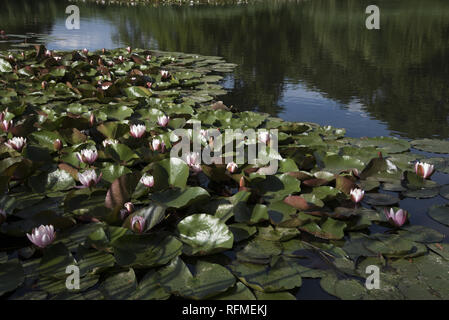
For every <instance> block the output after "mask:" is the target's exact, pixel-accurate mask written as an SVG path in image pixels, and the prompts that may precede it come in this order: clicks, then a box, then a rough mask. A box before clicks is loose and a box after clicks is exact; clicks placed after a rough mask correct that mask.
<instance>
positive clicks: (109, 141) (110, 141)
mask: <svg viewBox="0 0 449 320" xmlns="http://www.w3.org/2000/svg"><path fill="white" fill-rule="evenodd" d="M102 143H103V147H105V148H106V147H107V146H112V145H114V144H117V143H118V141H117V140H115V139H105V140H103V142H102Z"/></svg>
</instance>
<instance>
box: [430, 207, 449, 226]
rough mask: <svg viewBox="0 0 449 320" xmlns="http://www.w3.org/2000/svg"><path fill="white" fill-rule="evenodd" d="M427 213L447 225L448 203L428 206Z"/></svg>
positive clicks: (448, 221)
mask: <svg viewBox="0 0 449 320" xmlns="http://www.w3.org/2000/svg"><path fill="white" fill-rule="evenodd" d="M427 213H428V215H429V216H430V217H431V218H432V219H434V220H436V221H438V222H439V223H442V224H444V225H446V226H449V205H448V204H443V205H434V206H432V207H430V208H429V210H428V211H427Z"/></svg>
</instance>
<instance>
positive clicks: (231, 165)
mask: <svg viewBox="0 0 449 320" xmlns="http://www.w3.org/2000/svg"><path fill="white" fill-rule="evenodd" d="M238 167H239V166H238V165H237V163H235V162H229V163H228V164H227V166H226V170H228V171H229V172H230V173H234V172H235V171H236V170H237V168H238Z"/></svg>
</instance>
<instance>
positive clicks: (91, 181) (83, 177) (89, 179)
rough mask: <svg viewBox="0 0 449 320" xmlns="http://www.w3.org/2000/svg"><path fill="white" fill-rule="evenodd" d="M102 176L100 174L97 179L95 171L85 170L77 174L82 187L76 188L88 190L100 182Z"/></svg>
mask: <svg viewBox="0 0 449 320" xmlns="http://www.w3.org/2000/svg"><path fill="white" fill-rule="evenodd" d="M102 176H103V173H102V172H101V173H100V175H99V176H98V177H97V173H96V172H95V170H87V171H85V172H83V173H80V172H78V179H79V181H80V182H81V184H82V186H79V187H77V188H80V189H82V188H90V187H93V186H95V185H97V184H98V182H100V180H101V177H102Z"/></svg>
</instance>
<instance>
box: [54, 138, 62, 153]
mask: <svg viewBox="0 0 449 320" xmlns="http://www.w3.org/2000/svg"><path fill="white" fill-rule="evenodd" d="M53 147H54V148H55V150H56V151H59V150H61V149H62V141H61V140H59V139H56V140H55V141H54V142H53Z"/></svg>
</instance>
